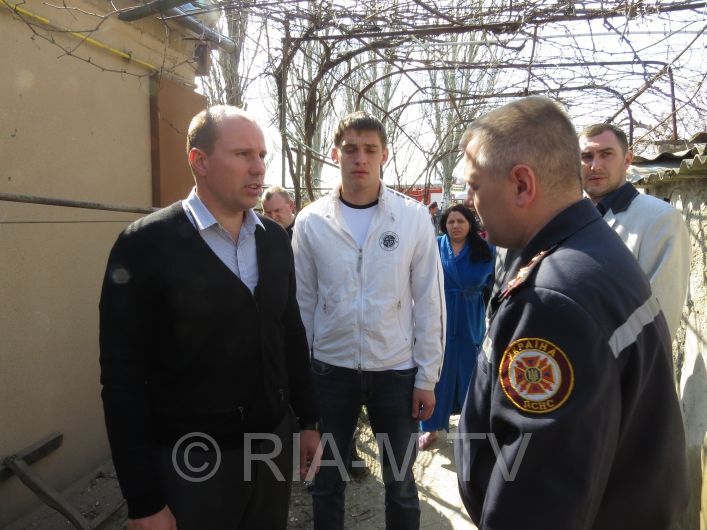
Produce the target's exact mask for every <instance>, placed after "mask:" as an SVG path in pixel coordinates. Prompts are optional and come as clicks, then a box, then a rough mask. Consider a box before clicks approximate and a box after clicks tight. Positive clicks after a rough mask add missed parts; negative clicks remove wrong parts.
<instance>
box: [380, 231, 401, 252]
mask: <svg viewBox="0 0 707 530" xmlns="http://www.w3.org/2000/svg"><path fill="white" fill-rule="evenodd" d="M399 242H400V241H399V239H398V234H396V233H395V232H383V233H382V234H381V236H380V237H379V238H378V244H379V245H380V246H381V248H382V249H383V250H395V249H396V248H398V243H399Z"/></svg>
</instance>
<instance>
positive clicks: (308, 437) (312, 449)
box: [299, 430, 322, 480]
mask: <svg viewBox="0 0 707 530" xmlns="http://www.w3.org/2000/svg"><path fill="white" fill-rule="evenodd" d="M319 440H320V436H319V432H318V431H313V430H303V431H300V433H299V476H300V479H301V480H313V479H314V475H316V474H317V473H319V462H321V460H322V448H321V446H320V445H319Z"/></svg>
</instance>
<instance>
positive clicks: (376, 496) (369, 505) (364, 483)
mask: <svg viewBox="0 0 707 530" xmlns="http://www.w3.org/2000/svg"><path fill="white" fill-rule="evenodd" d="M457 420H458V417H452V424H453V426H452V432H454V431H455V430H456V423H457ZM357 438H358V443H359V454H360V455H361V457H362V458H363V459H364V460H365V461H366V463H367V464H368V466H369V468H370V469H371V473H370V474H368V475H367V476H366V477H363V478H361V479H357V480H352V481H351V482H350V483H349V484H348V486H347V489H346V525H345V527H346V528H347V529H363V530H374V529H383V528H385V509H384V491H383V483H382V480H381V476H380V467H379V465H378V463H377V460H376V458H377V449H376V446H375V440H374V438H373V435H372V433H371V432H370V430H368V429H367V428H365V427H364V428H363V429H362V430H361V432H359V435H358V437H357ZM415 477H416V479H417V485H418V489H419V492H420V507H421V510H422V516H421V525H420V527H421V528H422V529H424V530H448V529H454V530H474V529H475V528H476V527H475V526H474V525H473V524H472V523H471V522H470V520H469V517H468V516H467V514H466V512H465V511H464V508H463V507H462V504H461V500H460V499H459V494H458V491H457V482H456V471H455V467H454V455H453V451H452V442H451V441H450V440H447V439H446V437H444V436H441V437H440V438H439V439H438V440H437V442H436V443H435V445H434V446H433V447H432V448H431V450H429V451H424V452H421V453H419V454H418V456H417V461H416V463H415ZM63 496H64V497H65V498H67V499H68V500H69V501H70V502H71V504H72V505H73V506H75V507H76V508H77V509H78V510H79V512H81V513H82V514H83V515H84V517H86V518H87V519H89V520H96V521H97V520H98V519H99V518H101V517H105V516H107V515H108V514H112V515H110V516H109V517H108V518H107V519H106V520H105V521H104V522H103V523H102V524H101V525H100V526H99V529H100V530H123V529H124V528H125V521H126V517H127V509H126V507H125V505H124V503H123V500H122V498H121V495H120V490H119V489H118V481H117V479H116V477H115V471H114V470H113V468H112V464H111V463H110V462H107V463H106V464H105V465H103V466H101V468H100V469H98V470H96V472H94V473H92V474H91V475H90V476H89V477H88V478H87V479H86V480H84V481H82V482H80V483H77V484H76V485H74V486H73V487H72V488H70V489H69V490H67V491H66V492H63ZM71 528H73V527H72V526H71V524H70V523H69V522H68V521H67V520H66V519H64V518H63V517H62V516H60V515H59V514H58V513H57V512H55V511H54V510H52V509H50V508H48V507H47V506H42V507H41V508H39V509H38V510H36V511H35V512H33V513H31V514H29V515H28V516H27V517H24V518H23V519H21V520H19V521H17V522H15V523H13V524H12V525H10V526H7V527H5V530H64V529H71ZM311 528H312V501H311V496H310V495H309V493H308V492H307V488H306V486H305V484H304V483H302V482H296V483H294V484H293V489H292V499H291V501H290V517H289V524H288V530H308V529H311Z"/></svg>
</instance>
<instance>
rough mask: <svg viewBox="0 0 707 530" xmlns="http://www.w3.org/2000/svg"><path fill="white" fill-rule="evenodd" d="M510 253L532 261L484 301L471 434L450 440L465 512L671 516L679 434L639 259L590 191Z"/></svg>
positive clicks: (681, 479) (666, 352)
mask: <svg viewBox="0 0 707 530" xmlns="http://www.w3.org/2000/svg"><path fill="white" fill-rule="evenodd" d="M542 251H544V252H545V253H544V254H540V252H542ZM531 262H532V264H531ZM518 263H523V264H529V265H530V266H529V268H528V269H525V270H524V271H522V269H521V271H522V272H521V271H514V272H513V274H515V272H518V273H519V274H518V275H517V276H516V278H517V280H516V281H515V282H514V283H512V284H511V288H509V289H505V290H501V291H500V292H499V293H498V294H497V295H496V296H495V297H494V298H493V299H492V301H491V303H490V308H489V311H490V316H489V318H490V324H489V330H488V332H487V338H486V339H485V341H484V345H483V347H482V351H481V352H480V353H479V355H478V365H477V370H476V373H475V376H474V379H473V380H472V383H471V386H470V388H469V393H468V395H467V399H466V402H465V405H464V410H463V412H462V418H461V421H460V429H459V430H460V432H461V434H462V436H465V435H466V436H467V438H468V441H466V442H464V443H458V444H456V447H455V449H456V459H457V473H458V476H459V486H460V492H461V495H462V498H463V501H464V504H465V506H466V508H467V510H468V511H469V513H470V514H471V516H472V519H473V520H474V522H475V523H476V524H477V525H478V527H479V529H480V530H492V529H493V530H495V529H504V530H507V529H511V528H524V529H528V530H533V529H547V528H558V529H559V528H561V529H563V530H574V529H607V530H608V529H621V530H634V529H635V530H646V529H667V528H671V525H672V524H673V523H674V522H675V521H676V519H678V518H679V517H680V515H681V514H682V512H683V510H684V508H685V506H686V504H687V497H688V493H687V492H688V489H687V474H686V456H685V454H686V452H685V434H684V430H683V424H682V419H681V415H680V409H679V405H678V400H677V395H676V391H675V385H674V383H673V370H672V354H671V344H670V339H669V335H668V329H667V326H666V323H665V319H664V317H663V314H662V313H661V312H660V307H659V305H658V303H657V300H656V299H655V298H654V296H653V295H652V294H651V290H650V286H649V284H648V280H647V279H646V277H645V275H644V274H643V271H642V270H641V268H640V266H639V265H638V263H637V262H636V260H635V258H634V257H633V256H632V255H631V253H630V251H629V250H628V249H627V248H626V246H625V245H624V243H623V242H622V241H621V239H620V238H619V237H618V236H617V235H616V234H615V233H614V231H613V230H612V229H611V228H610V227H609V226H608V225H607V224H606V223H605V222H604V221H603V220H602V219H601V217H600V216H599V213H598V212H597V211H596V209H595V208H594V207H593V206H592V204H591V203H590V202H589V201H587V200H585V201H580V202H578V203H575V204H574V205H572V206H570V207H569V208H567V209H566V210H564V211H563V212H561V213H559V214H558V215H557V216H556V217H555V218H554V219H552V220H551V221H550V222H549V223H548V224H547V225H546V226H545V227H543V228H542V229H541V230H540V232H539V233H538V234H537V235H536V236H535V237H534V238H533V239H532V240H531V241H530V242H529V244H528V246H527V247H526V248H525V249H523V251H522V252H521V256H520V259H519V260H518ZM513 277H514V276H513V275H509V278H513ZM497 453H499V456H498V457H497Z"/></svg>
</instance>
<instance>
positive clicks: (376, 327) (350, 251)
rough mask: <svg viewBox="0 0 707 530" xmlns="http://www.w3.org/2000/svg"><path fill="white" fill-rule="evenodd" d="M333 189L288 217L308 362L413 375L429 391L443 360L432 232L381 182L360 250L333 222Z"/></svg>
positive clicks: (413, 206)
mask: <svg viewBox="0 0 707 530" xmlns="http://www.w3.org/2000/svg"><path fill="white" fill-rule="evenodd" d="M340 190H341V184H340V183H339V185H337V186H336V188H335V189H334V191H333V192H332V193H331V194H330V195H327V196H326V197H323V198H321V199H319V200H318V201H316V202H314V203H312V204H310V205H309V206H307V207H306V208H305V209H304V210H302V211H301V212H300V213H299V214H298V215H297V221H296V222H295V230H294V234H293V237H292V248H293V250H294V254H295V271H296V274H297V301H298V302H299V306H300V311H301V313H302V321H303V322H304V326H305V328H306V330H307V339H308V340H309V345H310V348H311V351H312V355H313V356H314V358H315V359H318V360H320V361H323V362H326V363H329V364H332V365H334V366H340V367H345V368H352V369H357V370H365V371H380V370H389V369H392V368H397V367H399V366H401V365H404V364H405V363H410V364H411V365H414V366H417V368H418V372H417V376H416V379H415V386H416V387H417V388H420V389H422V390H433V389H434V386H435V383H436V382H437V380H438V379H439V374H440V371H441V367H442V359H443V355H444V338H445V337H444V334H445V325H446V312H445V307H444V284H443V282H444V277H443V274H442V265H441V262H440V258H439V253H438V251H437V241H436V238H435V234H434V227H433V226H432V223H431V221H430V216H429V214H428V213H427V209H426V208H425V207H424V206H423V205H422V204H420V203H419V202H417V201H415V200H413V199H411V198H409V197H407V196H405V195H403V194H401V193H398V192H396V191H393V190H391V189H388V188H387V187H386V186H385V184H383V182H381V186H380V192H379V197H378V209H377V211H376V213H375V215H374V217H373V219H372V220H371V224H370V227H369V229H368V234H367V236H366V240H365V242H364V244H363V247H361V248H359V246H358V245H357V244H356V241H355V239H354V237H353V235H352V234H351V232H350V230H349V228H348V226H347V225H346V222H345V221H344V218H343V216H342V213H341V201H340V200H339V199H340V195H339V194H340Z"/></svg>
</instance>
